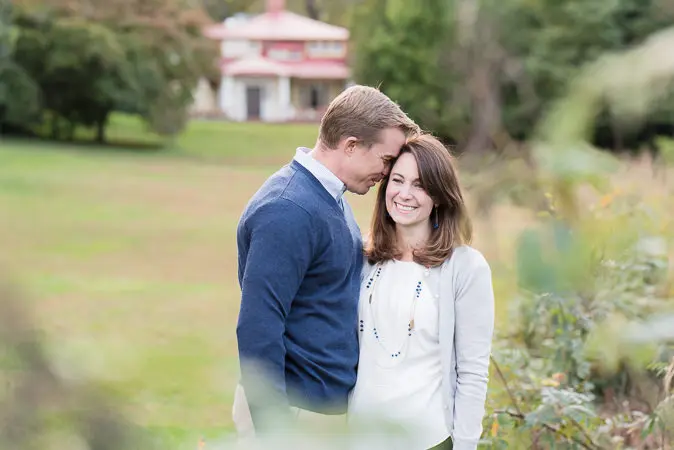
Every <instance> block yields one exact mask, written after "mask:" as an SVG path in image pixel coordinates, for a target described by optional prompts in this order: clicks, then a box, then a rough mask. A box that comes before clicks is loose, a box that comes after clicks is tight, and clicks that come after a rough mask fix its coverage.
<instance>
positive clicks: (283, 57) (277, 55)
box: [267, 48, 302, 61]
mask: <svg viewBox="0 0 674 450" xmlns="http://www.w3.org/2000/svg"><path fill="white" fill-rule="evenodd" d="M267 56H268V57H269V58H271V59H275V60H277V61H301V60H302V52H301V51H298V50H290V49H284V48H273V49H270V50H269V51H268V52H267Z"/></svg>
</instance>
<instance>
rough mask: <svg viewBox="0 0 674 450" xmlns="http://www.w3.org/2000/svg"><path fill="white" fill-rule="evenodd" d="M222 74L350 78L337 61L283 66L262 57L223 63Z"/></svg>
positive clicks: (323, 78)
mask: <svg viewBox="0 0 674 450" xmlns="http://www.w3.org/2000/svg"><path fill="white" fill-rule="evenodd" d="M222 73H223V74H224V75H231V76H241V75H249V76H286V77H292V78H305V79H322V80H345V79H347V78H349V76H350V70H349V68H348V67H347V66H346V64H344V63H341V62H337V61H306V62H300V63H287V64H284V63H281V62H278V61H273V60H271V59H267V58H262V57H255V58H244V59H239V60H235V61H232V62H223V63H222Z"/></svg>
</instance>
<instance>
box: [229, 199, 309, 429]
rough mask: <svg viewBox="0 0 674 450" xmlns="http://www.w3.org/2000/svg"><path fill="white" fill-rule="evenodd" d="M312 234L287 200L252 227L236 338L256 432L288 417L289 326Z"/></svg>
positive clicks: (261, 213)
mask: <svg viewBox="0 0 674 450" xmlns="http://www.w3.org/2000/svg"><path fill="white" fill-rule="evenodd" d="M312 233H313V232H312V227H311V218H310V216H309V214H308V213H307V212H306V211H305V210H303V209H301V208H300V207H299V206H297V205H295V204H294V203H291V202H289V201H285V200H280V201H277V202H274V203H272V204H268V205H265V206H264V207H262V208H260V209H258V210H257V211H255V213H254V214H253V215H252V216H251V217H249V220H248V223H247V231H246V240H247V243H248V249H247V253H246V256H245V266H244V270H243V272H242V274H241V275H242V276H241V309H240V312H239V319H238V324H237V328H236V334H237V339H238V349H239V359H240V362H241V384H242V385H243V387H244V390H245V392H246V397H247V400H248V406H249V408H250V412H251V416H252V419H253V423H254V424H255V427H256V428H259V427H260V425H261V422H262V420H266V419H267V418H269V419H272V420H280V419H282V417H279V416H278V415H279V414H281V415H282V414H284V413H285V412H287V405H288V400H287V394H286V385H285V356H286V348H285V344H284V339H283V337H284V333H285V322H286V318H287V316H288V312H289V310H290V307H291V305H292V302H293V299H294V298H295V296H296V294H297V291H298V289H299V286H300V285H301V283H302V280H303V278H304V276H305V274H306V272H307V270H308V268H309V264H310V262H311V259H312V254H313V250H312V245H313V244H312ZM270 414H271V415H273V417H269V416H268V415H270Z"/></svg>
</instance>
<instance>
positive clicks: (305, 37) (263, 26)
mask: <svg viewBox="0 0 674 450" xmlns="http://www.w3.org/2000/svg"><path fill="white" fill-rule="evenodd" d="M205 35H206V36H207V37H209V38H211V39H218V40H229V39H251V40H283V41H312V40H313V41H319V40H326V41H345V40H348V39H349V30H348V29H346V28H343V27H338V26H335V25H330V24H327V23H325V22H320V21H318V20H313V19H310V18H308V17H304V16H300V15H298V14H295V13H292V12H289V11H284V10H281V11H274V10H270V11H269V12H266V13H264V14H260V15H258V16H255V17H254V18H252V19H250V20H249V21H248V22H245V23H242V24H240V25H236V26H234V27H231V28H228V27H226V26H225V25H224V24H218V25H213V26H211V27H208V28H207V29H206V30H205Z"/></svg>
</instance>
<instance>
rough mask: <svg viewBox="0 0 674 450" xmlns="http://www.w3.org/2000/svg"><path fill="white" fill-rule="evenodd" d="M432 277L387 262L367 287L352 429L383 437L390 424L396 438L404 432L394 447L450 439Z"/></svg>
mask: <svg viewBox="0 0 674 450" xmlns="http://www.w3.org/2000/svg"><path fill="white" fill-rule="evenodd" d="M428 274H429V271H428V270H427V269H426V268H425V267H423V266H421V265H419V264H417V263H415V262H407V261H395V260H394V261H388V262H386V263H384V264H383V265H382V266H381V268H380V269H379V267H378V266H375V267H374V270H373V272H372V273H371V274H370V275H368V276H366V277H365V279H364V281H363V285H362V286H361V295H360V303H359V318H358V319H359V324H358V327H359V328H358V330H359V331H358V332H359V338H360V359H359V363H358V378H357V381H356V386H355V387H354V389H353V391H352V393H351V397H350V401H349V413H348V417H349V423H350V424H356V425H358V426H359V427H360V428H362V429H364V430H370V431H375V432H376V431H377V430H378V429H379V428H377V427H378V426H379V425H383V424H381V422H382V421H386V422H388V423H387V424H386V425H388V428H387V429H388V430H389V431H388V433H386V434H389V437H390V425H394V426H398V427H401V428H402V430H401V431H402V433H404V438H400V439H396V440H394V442H397V443H399V444H400V448H406V449H417V448H418V449H428V448H430V447H433V446H435V445H437V444H439V443H441V442H443V441H445V440H446V439H447V438H448V437H449V436H450V430H448V428H447V425H446V422H445V420H444V414H443V398H442V393H441V390H440V389H441V384H442V366H441V349H440V342H439V338H438V324H439V314H438V296H437V295H431V293H430V291H429V289H428V288H427V286H426V280H427V277H428ZM375 421H376V422H377V423H376V424H375V423H374V422H375ZM381 430H382V431H384V429H383V428H382V429H381Z"/></svg>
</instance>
